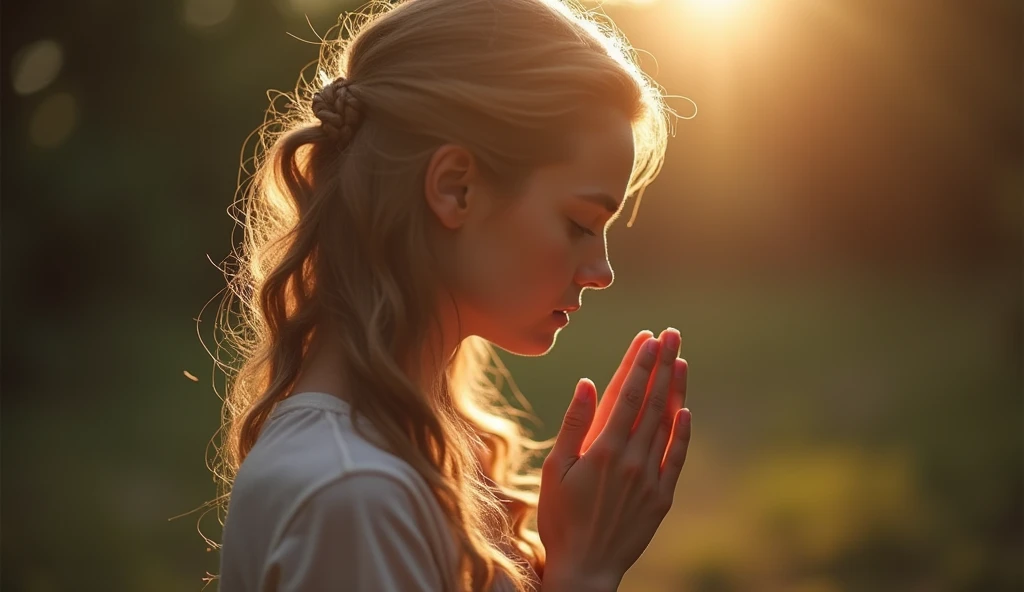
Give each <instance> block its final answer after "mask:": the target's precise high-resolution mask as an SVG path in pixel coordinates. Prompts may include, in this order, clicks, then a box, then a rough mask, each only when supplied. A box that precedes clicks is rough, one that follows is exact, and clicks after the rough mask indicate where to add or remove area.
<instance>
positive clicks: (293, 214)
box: [211, 0, 670, 590]
mask: <svg viewBox="0 0 1024 592" xmlns="http://www.w3.org/2000/svg"><path fill="white" fill-rule="evenodd" d="M315 67H316V71H315V74H314V76H312V80H308V81H307V80H306V79H305V77H304V76H300V78H299V82H298V84H297V85H296V88H295V90H294V92H292V93H290V94H283V95H281V96H282V97H285V98H286V99H287V104H286V105H285V108H284V109H283V110H279V109H278V104H277V100H273V101H271V106H270V108H269V109H268V112H267V118H266V120H265V122H264V124H263V125H262V126H261V127H260V128H259V129H258V130H257V132H256V134H255V136H254V137H256V138H257V145H256V150H255V157H254V160H253V165H254V170H252V171H249V170H248V169H247V167H246V166H245V165H243V167H242V171H243V173H251V174H250V175H249V176H248V177H247V178H245V179H243V182H242V183H240V186H239V189H240V194H241V195H242V199H241V200H240V201H239V203H238V204H236V206H237V207H238V208H239V210H241V213H242V214H243V217H242V218H236V220H237V221H238V222H239V224H240V225H241V228H242V230H243V233H244V236H243V241H242V244H241V247H240V249H236V252H235V253H234V256H235V258H236V259H237V266H236V272H235V273H234V275H233V276H230V277H229V281H228V287H229V290H228V292H227V296H226V298H225V300H224V301H223V302H222V305H221V308H220V311H219V314H218V323H217V325H218V326H219V327H220V328H221V329H222V330H223V331H224V335H225V339H224V343H225V345H227V346H228V347H230V348H231V349H232V350H234V353H235V356H236V359H238V360H240V361H241V363H240V365H239V366H238V368H237V370H233V369H232V368H231V365H229V364H222V368H223V369H224V371H225V374H226V375H227V377H228V381H227V386H226V395H225V397H224V406H223V411H222V418H221V419H222V426H221V429H220V430H219V431H218V432H219V434H220V436H221V438H222V440H221V444H220V445H219V446H218V448H217V453H218V454H217V458H216V460H215V465H214V466H213V467H211V468H212V470H213V472H214V474H215V476H216V477H217V478H218V479H219V482H220V485H221V490H220V493H221V495H219V496H218V499H217V500H215V501H216V502H219V503H220V504H222V505H223V504H226V502H227V500H228V498H229V496H230V489H231V484H232V482H233V479H234V476H235V474H236V473H237V470H238V468H239V466H240V464H241V463H242V461H243V460H244V459H245V457H246V455H247V454H248V452H249V451H250V450H251V449H252V447H253V444H254V443H255V441H256V438H257V437H258V435H259V433H260V430H261V429H262V427H263V425H264V423H265V422H266V420H267V418H268V416H269V414H270V412H271V410H272V409H273V407H274V406H275V405H276V404H277V403H278V402H280V401H281V400H282V399H283V398H285V397H286V396H288V395H289V393H290V389H291V387H292V386H293V385H294V384H295V381H296V379H297V378H298V374H299V371H300V369H301V366H302V362H303V358H304V356H305V355H306V354H307V352H308V349H309V346H310V343H311V340H312V338H313V336H314V334H315V333H316V331H318V330H320V331H324V330H326V329H325V328H326V327H327V326H330V327H332V328H334V329H336V330H337V335H335V334H333V333H331V334H330V337H329V338H331V339H336V340H337V341H338V345H339V346H340V347H341V350H342V351H343V352H344V359H343V360H339V363H340V364H343V365H344V368H345V369H346V375H347V376H349V377H352V379H353V382H354V384H358V385H359V386H360V388H358V389H353V390H352V391H351V392H350V393H347V394H348V395H349V396H350V399H351V403H352V413H353V415H354V416H356V417H358V416H360V415H365V416H366V417H368V418H369V419H370V420H372V422H373V424H374V426H375V427H376V428H377V429H378V430H379V431H380V433H381V434H382V435H383V436H384V437H385V439H386V440H387V442H388V445H389V446H390V447H392V449H393V450H394V451H396V453H397V454H398V455H399V456H400V457H401V458H403V459H404V460H406V461H407V462H408V463H409V464H410V465H411V466H412V467H413V468H414V469H415V470H416V471H417V472H418V473H419V474H420V475H421V476H422V477H423V479H424V480H425V482H426V483H427V484H428V486H429V487H430V489H431V490H432V491H433V493H434V495H435V496H436V498H437V500H438V502H439V503H440V505H441V507H442V508H443V510H444V512H445V514H446V516H447V518H448V520H449V522H450V523H451V526H452V528H453V532H454V533H455V535H456V538H457V541H458V544H459V546H460V551H461V561H460V565H459V574H458V576H459V578H458V580H459V581H460V582H461V584H462V585H464V586H466V587H467V588H469V589H472V590H483V589H486V588H488V587H489V586H490V585H491V583H492V581H493V579H494V577H495V575H496V572H497V571H501V572H504V573H505V574H507V576H508V577H509V578H510V579H511V581H512V582H513V583H514V585H515V588H516V589H517V590H526V589H528V588H529V586H530V583H531V582H530V579H531V577H532V576H531V573H530V570H529V567H532V568H533V570H534V571H535V572H536V573H537V574H538V576H540V575H542V574H543V571H544V565H545V555H544V549H543V546H542V545H541V543H540V540H539V537H538V536H537V534H536V531H535V528H534V527H535V518H536V516H535V515H536V505H537V492H538V488H539V482H540V478H539V471H538V469H537V467H536V466H535V465H534V466H532V467H531V461H532V460H533V458H534V457H535V456H536V454H537V453H538V452H540V451H543V450H545V449H546V448H548V447H549V445H550V442H536V441H534V440H531V439H530V438H529V437H528V434H527V433H526V431H525V430H524V428H523V427H522V426H521V425H520V423H519V422H518V421H515V420H513V419H512V417H511V416H523V417H528V416H529V415H528V413H527V412H525V411H520V410H519V409H517V408H515V407H514V406H512V405H511V404H510V402H509V401H508V400H507V399H506V397H505V396H504V395H503V394H502V389H503V386H502V383H503V382H504V381H508V382H509V385H510V388H511V390H512V391H513V393H514V394H515V395H516V396H517V397H519V398H520V401H522V398H521V396H520V395H519V393H518V390H517V389H516V388H515V385H514V383H512V382H511V377H510V376H509V375H508V371H507V370H506V369H505V367H504V366H503V365H502V363H501V360H500V359H499V357H498V355H497V353H496V352H495V350H494V349H493V347H492V346H491V344H490V343H488V342H487V341H485V340H483V339H481V338H479V337H468V338H465V339H464V340H463V341H462V342H461V344H460V345H459V347H458V348H457V350H456V353H455V356H454V358H453V359H452V360H451V362H450V364H449V365H448V366H447V367H446V368H445V371H444V372H442V373H441V376H440V378H439V381H438V382H437V383H436V384H435V385H434V387H433V389H432V391H433V392H429V393H425V392H423V389H421V388H420V387H419V386H418V385H419V383H418V382H417V378H418V374H417V370H416V368H417V367H418V366H417V361H418V360H419V356H420V352H422V351H424V348H426V347H428V345H430V344H428V343H427V340H428V337H429V335H431V331H430V329H431V324H432V323H436V318H437V316H436V311H437V310H438V302H437V301H436V299H435V298H434V297H432V296H431V294H434V290H435V289H436V288H437V285H438V284H437V282H438V279H437V276H436V275H435V274H434V273H433V271H432V270H433V269H434V267H433V265H432V261H431V259H430V255H429V249H428V248H427V241H426V236H427V235H426V232H425V230H426V221H427V217H428V215H429V213H428V210H427V206H426V203H425V200H424V199H423V184H424V173H425V169H426V165H427V162H428V161H429V158H430V156H431V155H432V153H433V152H434V151H435V150H436V149H437V148H438V147H439V146H441V145H442V144H445V143H455V144H459V145H461V146H463V147H465V148H466V149H468V150H469V151H470V152H471V153H472V154H473V155H474V157H475V159H477V164H478V165H479V166H480V167H481V170H483V171H485V172H486V174H488V175H489V177H490V178H492V179H493V180H494V181H495V182H496V183H498V184H501V185H502V186H504V187H508V188H514V187H515V186H516V185H517V184H518V183H521V182H522V181H523V179H524V178H525V177H526V176H527V175H528V174H529V173H530V171H532V170H534V169H536V168H537V167H538V166H541V165H544V164H549V163H554V162H556V161H558V160H559V159H560V158H564V157H565V155H566V151H567V149H568V148H567V146H566V145H565V141H564V138H566V137H568V136H569V135H570V134H569V132H571V131H572V130H573V129H575V128H579V127H580V126H584V125H586V124H587V119H586V117H585V110H581V109H580V107H579V106H580V105H588V106H592V107H593V108H611V109H615V110H617V111H619V112H621V113H623V114H625V115H626V116H627V117H629V119H630V120H631V121H632V122H633V131H634V134H633V135H634V147H635V161H634V169H633V173H632V176H631V179H630V183H629V187H628V193H629V194H630V195H636V196H637V205H638V204H639V197H640V195H641V194H642V192H643V189H644V188H645V187H646V186H647V185H648V184H649V183H650V182H651V181H652V180H653V179H654V177H655V176H656V175H657V174H658V171H659V169H660V167H661V164H662V162H663V158H664V150H665V142H666V137H667V132H668V124H669V121H668V117H667V115H668V114H669V113H670V112H669V110H668V109H666V107H665V105H664V102H663V97H662V94H661V92H660V90H659V88H658V87H657V86H656V85H655V84H654V83H653V81H651V80H650V79H649V78H648V77H647V76H646V75H644V74H643V73H642V72H641V71H640V69H639V68H638V67H637V65H636V60H635V54H634V52H633V51H632V49H631V48H630V47H629V45H628V43H626V41H625V40H624V39H623V38H622V37H621V36H620V35H619V34H618V33H617V32H616V31H615V29H614V28H613V27H612V25H611V24H610V23H608V22H604V21H602V20H600V19H599V17H598V16H597V15H594V14H592V13H588V12H586V11H584V10H583V9H581V8H579V7H578V6H576V5H568V4H563V3H561V2H558V1H557V0H410V1H408V2H405V3H402V4H399V5H395V6H391V5H389V4H386V3H382V2H378V3H374V4H372V5H369V6H368V7H367V9H365V10H364V11H362V12H361V13H357V14H352V15H349V16H347V17H345V18H344V19H343V20H342V21H341V23H340V26H339V34H338V36H337V39H331V40H327V41H323V43H322V46H321V53H320V58H319V61H318V62H317V63H316V64H315ZM340 77H344V78H345V83H344V90H345V92H347V93H349V94H350V95H351V96H348V95H346V100H348V101H350V102H351V101H352V100H353V99H352V97H355V98H356V99H358V101H357V103H352V104H353V105H356V104H357V105H358V110H359V114H360V120H361V122H360V124H359V127H358V129H357V130H345V131H344V133H341V132H340V131H339V129H338V128H336V127H334V128H331V127H330V126H327V127H324V126H321V124H320V121H319V120H318V119H317V118H316V117H315V116H314V113H313V111H312V109H311V107H310V105H311V101H312V100H313V97H314V95H315V94H316V93H317V92H318V91H321V90H322V89H325V88H326V87H327V86H328V85H330V84H331V83H332V81H335V80H336V79H338V78H340ZM337 88H338V89H340V88H341V87H337ZM321 100H322V99H321ZM339 137H341V138H342V141H339ZM634 215H635V210H634ZM631 222H632V220H630V223H631ZM236 299H237V303H238V309H237V310H235V311H233V314H232V304H233V302H234V301H235V300H236ZM233 316H234V318H235V320H236V322H235V323H232V322H231V321H232V318H233ZM232 374H233V376H232ZM371 393H372V394H371ZM524 405H526V404H525V403H524ZM526 407H527V409H528V407H529V406H528V405H526ZM483 449H486V450H487V451H488V452H489V458H487V459H486V462H484V464H483V465H482V466H479V460H478V457H477V451H479V450H483ZM499 498H501V501H499ZM527 563H528V564H529V565H527ZM534 583H535V582H534Z"/></svg>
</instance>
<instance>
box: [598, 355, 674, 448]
mask: <svg viewBox="0 0 1024 592" xmlns="http://www.w3.org/2000/svg"><path fill="white" fill-rule="evenodd" d="M658 347H659V346H658V340H657V339H654V338H650V339H648V340H647V341H645V342H644V344H643V346H642V347H641V349H640V352H639V353H637V355H636V359H635V360H633V364H632V365H631V366H630V368H629V373H628V374H626V379H625V380H623V381H622V388H621V389H620V392H619V396H618V398H617V399H616V400H615V405H614V406H613V407H612V412H611V415H610V416H609V417H608V425H607V426H605V428H604V429H603V430H601V434H600V435H598V437H597V441H595V444H597V442H598V441H602V440H604V441H607V444H608V445H609V446H610V447H611V448H612V449H613V450H621V449H622V448H623V446H624V445H625V443H626V440H627V438H629V432H630V430H631V428H632V427H633V422H634V421H635V420H636V416H637V415H638V414H639V413H640V407H641V406H642V405H643V402H644V397H645V395H646V394H647V382H648V380H649V379H650V377H651V370H653V369H654V366H655V363H656V361H657V359H658Z"/></svg>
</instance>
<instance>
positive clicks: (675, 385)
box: [648, 358, 687, 477]
mask: <svg viewBox="0 0 1024 592" xmlns="http://www.w3.org/2000/svg"><path fill="white" fill-rule="evenodd" d="M686 372H687V365H686V360H681V359H679V358H676V361H675V363H674V364H673V369H672V388H671V389H670V390H669V397H668V407H666V408H665V412H664V413H662V414H661V422H660V423H659V425H658V431H657V432H655V433H654V440H653V441H652V442H651V451H650V452H651V455H650V460H649V461H648V462H649V464H648V468H649V471H648V472H649V473H650V474H651V476H653V477H658V476H659V475H660V474H661V466H662V464H664V462H665V455H666V454H667V451H666V450H665V447H666V446H668V440H669V436H670V435H671V433H672V423H673V422H674V421H675V417H676V412H678V411H679V410H680V409H681V408H682V407H683V405H684V402H685V399H686Z"/></svg>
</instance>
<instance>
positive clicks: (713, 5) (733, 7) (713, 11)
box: [685, 0, 750, 18]
mask: <svg viewBox="0 0 1024 592" xmlns="http://www.w3.org/2000/svg"><path fill="white" fill-rule="evenodd" d="M749 1H750V0H685V2H686V3H688V4H689V5H690V6H691V7H692V8H693V10H694V11H695V12H699V13H703V14H705V15H707V16H709V17H714V18H722V17H729V16H730V15H732V14H734V13H736V12H737V11H739V10H742V9H743V7H744V5H745V4H748V3H749Z"/></svg>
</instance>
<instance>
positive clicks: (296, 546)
mask: <svg viewBox="0 0 1024 592" xmlns="http://www.w3.org/2000/svg"><path fill="white" fill-rule="evenodd" d="M418 507H420V506H418V505H417V503H416V498H415V497H414V495H413V491H412V488H411V487H410V486H409V485H407V484H406V483H404V482H402V481H400V480H399V479H397V478H395V477H391V476H387V475H384V474H378V473H358V474H352V475H347V476H345V477H342V478H340V479H338V480H336V481H333V482H331V483H330V484H328V485H327V486H325V487H323V488H321V489H320V490H318V491H317V492H316V493H315V494H313V495H312V496H311V497H310V498H309V499H308V500H307V501H306V502H305V503H303V504H302V506H301V507H300V508H299V510H298V511H297V513H296V515H295V516H294V518H293V519H292V520H291V522H290V524H289V525H288V527H287V528H286V530H285V531H284V533H283V535H282V536H281V537H280V540H279V541H278V543H277V545H275V548H274V549H272V550H271V556H270V558H269V559H270V563H271V571H270V573H273V574H275V575H276V578H275V579H277V585H276V589H277V590H278V591H280V592H299V591H306V590H324V591H333V590H338V591H340V590H346V591H349V590H350V591H352V592H364V591H365V592H369V591H371V590H372V591H381V592H391V591H395V592H399V591H403V592H404V591H409V592H438V591H440V590H442V589H443V584H442V582H443V581H444V580H445V579H444V578H443V577H442V574H441V572H440V569H439V566H438V562H437V559H436V555H435V552H434V550H432V549H431V547H430V544H429V542H428V540H429V539H428V537H427V534H426V532H425V528H426V523H425V522H424V521H423V519H422V518H421V517H420V512H419V511H418V510H417V508H418Z"/></svg>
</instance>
